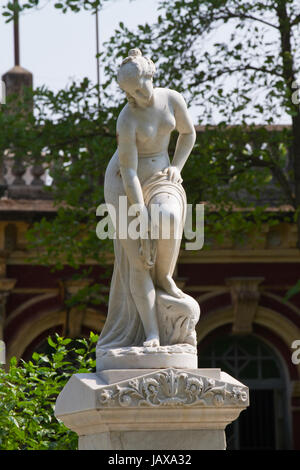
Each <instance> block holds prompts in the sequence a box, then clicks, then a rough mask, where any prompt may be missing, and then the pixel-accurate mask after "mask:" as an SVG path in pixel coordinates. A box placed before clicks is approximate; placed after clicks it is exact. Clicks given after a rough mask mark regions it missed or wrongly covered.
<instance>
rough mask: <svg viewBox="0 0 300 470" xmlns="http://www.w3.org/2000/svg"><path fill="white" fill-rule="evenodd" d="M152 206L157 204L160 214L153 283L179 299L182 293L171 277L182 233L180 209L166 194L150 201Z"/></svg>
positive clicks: (174, 199)
mask: <svg viewBox="0 0 300 470" xmlns="http://www.w3.org/2000/svg"><path fill="white" fill-rule="evenodd" d="M152 204H157V205H158V209H157V210H159V212H160V221H159V238H158V240H157V252H156V261H155V271H154V281H155V284H156V286H158V287H160V288H162V289H163V290H165V291H166V292H168V293H169V294H170V295H173V296H175V297H178V298H180V297H183V296H184V293H183V292H182V291H181V290H180V289H179V288H178V287H177V286H176V284H175V282H174V280H173V278H172V275H173V272H174V269H175V265H176V262H177V258H178V254H179V249H180V243H181V238H182V232H183V227H182V207H181V205H180V203H179V202H178V199H177V198H176V197H175V196H172V195H171V194H167V193H161V194H159V195H157V196H155V197H154V198H153V199H152V201H151V205H152ZM154 218H155V217H154ZM154 218H153V221H154ZM169 228H170V229H169ZM168 232H169V237H168V238H165V237H166V236H168Z"/></svg>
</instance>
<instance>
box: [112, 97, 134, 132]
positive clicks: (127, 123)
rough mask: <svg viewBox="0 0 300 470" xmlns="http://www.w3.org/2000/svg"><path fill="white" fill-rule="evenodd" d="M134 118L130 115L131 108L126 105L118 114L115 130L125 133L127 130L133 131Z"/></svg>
mask: <svg viewBox="0 0 300 470" xmlns="http://www.w3.org/2000/svg"><path fill="white" fill-rule="evenodd" d="M135 127H136V118H135V116H134V114H133V113H132V110H131V107H130V106H129V104H128V103H127V104H126V105H125V106H124V108H123V109H122V111H121V112H120V114H119V117H118V120H117V129H119V130H124V131H127V130H129V129H135Z"/></svg>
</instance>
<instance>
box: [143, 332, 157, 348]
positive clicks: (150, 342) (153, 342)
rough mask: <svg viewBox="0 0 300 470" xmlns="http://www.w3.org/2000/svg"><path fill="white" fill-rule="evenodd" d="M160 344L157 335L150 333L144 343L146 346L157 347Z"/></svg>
mask: <svg viewBox="0 0 300 470" xmlns="http://www.w3.org/2000/svg"><path fill="white" fill-rule="evenodd" d="M159 345H160V343H159V338H158V336H157V335H149V336H148V337H147V339H146V341H144V343H143V346H144V348H156V347H158V346H159Z"/></svg>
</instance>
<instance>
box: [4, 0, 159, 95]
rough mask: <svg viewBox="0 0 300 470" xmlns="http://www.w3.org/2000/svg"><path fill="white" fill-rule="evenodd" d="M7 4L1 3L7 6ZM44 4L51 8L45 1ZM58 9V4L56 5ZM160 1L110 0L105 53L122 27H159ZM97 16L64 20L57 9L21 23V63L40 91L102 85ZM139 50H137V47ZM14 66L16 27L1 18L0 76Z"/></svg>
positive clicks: (103, 28) (103, 26)
mask: <svg viewBox="0 0 300 470" xmlns="http://www.w3.org/2000/svg"><path fill="white" fill-rule="evenodd" d="M5 3H6V0H0V5H4V4H5ZM44 3H46V2H45V1H44ZM50 3H52V4H53V0H50ZM158 3H159V0H131V1H130V0H110V1H109V2H107V3H106V4H105V5H104V7H103V9H102V10H101V12H100V15H99V24H100V50H101V44H103V42H105V41H107V40H108V39H109V38H110V37H111V36H112V34H113V32H114V30H115V29H116V28H117V26H118V24H119V22H120V21H123V22H124V24H125V25H126V26H128V27H130V28H134V27H135V26H136V25H138V24H140V23H143V22H144V21H149V22H154V21H155V20H156V18H157V16H158V13H157V5H158ZM95 31H96V28H95V16H94V15H92V14H91V13H88V12H80V13H72V12H68V13H67V14H62V13H61V12H60V11H59V10H56V9H55V8H54V7H53V5H51V4H49V3H48V4H46V6H45V7H44V8H42V9H40V10H30V11H29V12H26V13H24V14H22V15H21V17H20V44H21V46H20V56H21V57H20V59H21V60H20V62H21V65H22V67H24V68H26V69H27V70H30V72H32V73H33V76H34V86H35V87H37V86H40V85H43V84H46V85H47V86H49V87H50V88H52V89H54V90H58V89H61V88H64V87H65V86H66V84H67V83H68V82H70V81H71V80H72V79H74V78H75V79H81V78H83V77H86V76H87V77H89V78H91V79H92V80H94V81H96V77H97V69H96V59H95V54H96V32H95ZM133 47H134V45H133ZM13 65H14V45H13V26H12V23H9V24H5V19H4V17H3V16H0V75H3V73H5V72H7V70H9V69H10V68H11V67H12V66H13Z"/></svg>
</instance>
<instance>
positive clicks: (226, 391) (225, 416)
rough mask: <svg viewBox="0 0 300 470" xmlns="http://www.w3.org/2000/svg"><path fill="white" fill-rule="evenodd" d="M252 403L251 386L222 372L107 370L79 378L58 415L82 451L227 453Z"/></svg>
mask: <svg viewBox="0 0 300 470" xmlns="http://www.w3.org/2000/svg"><path fill="white" fill-rule="evenodd" d="M248 405H249V391H248V388H247V387H245V386H244V385H243V384H242V383H240V382H238V381H237V380H235V379H234V378H232V377H231V376H229V375H228V374H226V373H224V372H221V371H220V369H186V370H184V369H173V368H168V369H130V370H105V371H101V372H98V373H97V374H75V375H73V376H72V377H71V379H70V380H69V382H68V383H67V384H66V386H65V387H64V389H63V390H62V392H61V393H60V395H59V396H58V398H57V401H56V407H55V416H56V417H57V418H58V419H60V420H62V421H63V422H64V424H65V425H66V426H67V427H68V428H70V429H72V430H73V431H75V432H76V433H77V434H78V436H79V449H80V450H100V449H101V450H193V449H203V450H204V449H206V450H217V449H219V450H224V449H225V448H226V440H225V431H224V430H225V427H226V426H227V425H228V424H230V423H231V422H232V421H234V420H235V419H237V417H238V416H239V414H240V412H241V411H243V410H244V409H245V408H246V407H247V406H248Z"/></svg>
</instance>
